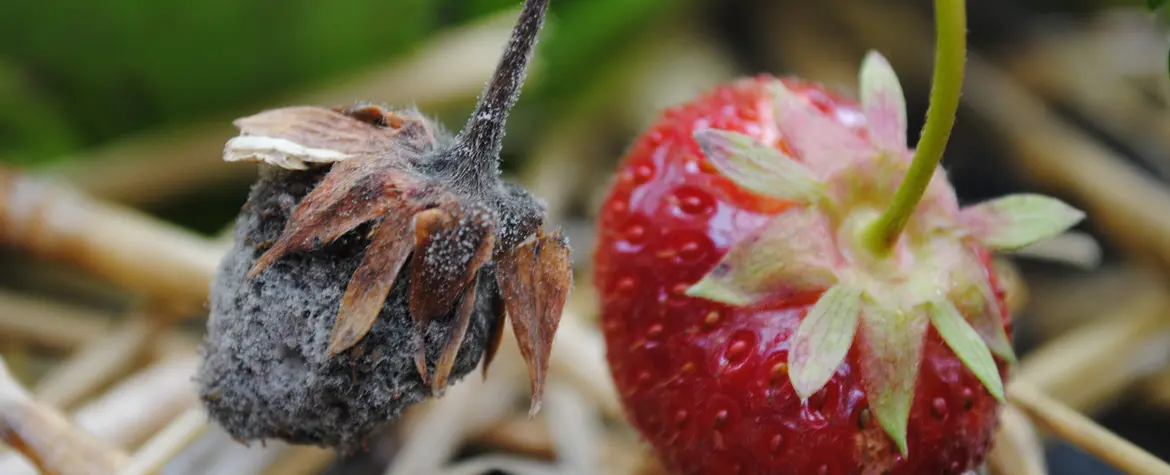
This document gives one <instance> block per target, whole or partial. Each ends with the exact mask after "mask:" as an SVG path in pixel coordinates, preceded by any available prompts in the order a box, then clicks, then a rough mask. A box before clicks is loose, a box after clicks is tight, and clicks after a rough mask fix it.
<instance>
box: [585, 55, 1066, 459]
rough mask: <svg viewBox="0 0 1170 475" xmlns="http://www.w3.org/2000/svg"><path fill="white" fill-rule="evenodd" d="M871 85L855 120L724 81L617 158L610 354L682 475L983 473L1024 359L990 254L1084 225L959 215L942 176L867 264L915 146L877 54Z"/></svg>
mask: <svg viewBox="0 0 1170 475" xmlns="http://www.w3.org/2000/svg"><path fill="white" fill-rule="evenodd" d="M862 85H863V89H862V94H861V96H862V100H861V103H860V104H859V103H858V102H855V101H853V100H850V99H847V98H844V97H842V96H840V95H838V94H836V93H834V92H832V91H829V90H826V89H825V88H823V87H821V86H820V85H816V84H810V83H806V82H802V81H799V80H796V79H783V80H777V79H776V78H773V77H768V76H762V77H756V78H750V79H741V80H738V81H736V82H733V83H730V84H725V85H721V86H719V87H717V88H716V89H714V90H713V91H711V92H709V93H707V94H705V95H703V96H701V97H699V98H697V99H695V100H693V101H692V102H690V103H688V104H686V105H684V106H682V107H679V108H675V109H672V110H668V111H666V112H665V113H664V114H663V115H662V117H661V118H660V119H659V120H658V121H657V123H655V124H654V125H653V126H652V127H651V128H650V129H649V130H648V131H646V132H645V133H644V134H643V135H641V136H640V137H639V138H638V139H637V141H636V142H635V143H634V144H633V146H632V148H631V150H630V151H629V152H628V154H627V156H626V157H625V158H624V160H623V162H622V166H621V169H620V171H619V174H618V179H617V181H616V183H615V184H614V185H613V188H612V189H611V190H610V192H609V194H608V196H607V198H606V200H605V203H604V207H603V209H602V213H601V217H600V222H599V230H598V234H599V242H598V248H597V252H596V254H595V270H594V272H595V277H594V278H595V283H596V285H597V287H598V289H599V292H600V296H601V299H602V303H603V310H602V312H603V317H602V318H603V324H604V332H605V337H606V341H607V346H608V350H607V357H608V360H609V364H610V368H611V370H612V375H613V378H614V380H615V382H616V384H617V387H618V389H619V391H620V393H621V398H622V402H623V404H624V406H625V408H626V411H627V414H628V416H629V418H630V420H631V421H632V422H633V424H634V425H635V426H636V427H637V428H638V430H640V431H641V432H642V434H643V435H644V437H645V438H646V439H647V440H648V441H649V442H650V443H651V444H652V445H653V447H654V448H655V450H656V451H657V453H658V454H659V456H660V458H661V459H662V460H663V461H664V462H665V463H666V465H667V466H669V467H672V468H673V469H674V470H676V471H678V472H680V473H688V474H691V473H693V474H710V475H715V474H719V475H723V474H772V473H783V474H796V475H805V474H854V473H857V474H862V473H864V474H878V473H888V474H940V473H955V474H958V473H963V472H964V471H966V470H969V469H972V468H974V467H976V466H977V465H979V464H980V463H981V461H982V460H983V458H984V455H985V453H986V451H987V449H988V445H989V441H990V438H991V436H992V433H993V430H994V428H995V425H996V420H997V409H998V407H999V405H1000V400H1002V396H1003V384H1002V378H1004V377H1006V373H1007V371H1006V368H1007V364H1006V362H1009V361H1011V359H1012V358H1013V355H1012V349H1011V345H1010V342H1009V340H1008V336H1007V335H1008V334H1009V333H1010V328H1008V327H1009V326H1010V323H1009V318H1008V316H1007V314H1006V309H1005V306H1004V303H1003V296H1002V292H1001V291H1000V289H999V287H998V284H997V282H996V278H995V275H994V274H993V273H992V272H991V269H990V268H989V261H990V256H991V252H990V250H991V249H1010V248H1015V247H1019V246H1022V245H1025V244H1028V243H1030V242H1034V241H1037V240H1039V239H1042V238H1046V237H1050V236H1052V235H1055V234H1058V233H1060V232H1063V231H1064V230H1065V229H1067V228H1068V227H1070V226H1072V225H1073V224H1075V223H1076V222H1077V221H1079V220H1080V219H1081V217H1082V215H1081V214H1080V212H1078V211H1076V210H1073V209H1071V208H1069V207H1067V205H1064V204H1063V203H1060V202H1059V201H1056V200H1054V199H1051V198H1046V197H1039V196H1035V195H1023V196H1012V197H1006V198H1002V199H999V200H995V201H992V202H989V203H985V204H982V205H977V206H973V207H968V208H964V209H961V210H960V207H959V206H958V204H957V201H956V199H955V195H954V192H953V189H952V187H951V186H950V184H949V183H948V182H947V180H946V177H945V176H944V175H943V174H942V172H941V170H939V171H938V172H936V173H935V175H934V177H933V179H931V181H930V186H929V187H928V188H927V191H926V195H925V197H924V198H923V200H922V201H921V202H920V203H919V204H918V206H917V208H916V210H915V211H914V213H913V214H912V215H911V217H910V219H909V222H908V224H907V226H906V228H905V230H904V231H903V232H902V233H901V234H900V236H899V237H898V239H897V241H896V242H895V243H894V244H893V250H892V253H890V254H888V255H883V254H874V253H872V252H870V251H869V250H868V248H865V247H864V246H863V237H864V233H862V232H861V231H862V230H864V229H866V225H868V224H869V223H871V222H872V221H874V219H875V218H876V216H877V215H878V214H880V213H881V211H882V210H883V209H884V208H886V207H887V206H888V205H889V203H890V202H891V198H892V197H893V195H894V191H895V189H896V188H897V187H898V185H899V184H900V182H901V181H902V177H904V176H905V175H906V171H907V168H908V166H909V163H910V161H911V160H910V159H911V156H912V152H911V151H910V150H908V149H907V148H906V145H905V143H904V142H905V136H906V135H905V133H906V125H905V124H906V121H905V105H904V102H903V98H902V91H901V87H900V86H899V84H898V81H897V78H896V76H895V75H894V73H893V71H892V70H891V69H890V68H889V65H888V63H886V61H885V60H884V59H883V58H881V56H880V55H877V54H871V55H870V56H869V57H867V59H866V62H865V65H864V66H863V68H862ZM928 170H929V169H928ZM1029 213H1032V214H1029ZM1038 216H1044V217H1046V218H1047V219H1034V218H1037V217H1038ZM1029 218H1032V219H1029ZM790 350H791V351H790ZM992 353H995V354H996V356H998V359H993V356H992ZM957 355H958V356H957ZM960 356H961V357H960Z"/></svg>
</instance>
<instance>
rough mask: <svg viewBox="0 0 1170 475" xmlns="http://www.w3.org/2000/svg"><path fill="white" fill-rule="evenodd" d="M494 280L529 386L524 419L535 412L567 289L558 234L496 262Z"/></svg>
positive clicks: (568, 276)
mask: <svg viewBox="0 0 1170 475" xmlns="http://www.w3.org/2000/svg"><path fill="white" fill-rule="evenodd" d="M498 262H499V274H498V277H497V278H498V280H499V285H500V289H501V291H502V293H503V295H504V299H505V305H506V306H507V309H508V317H509V318H510V319H511V320H512V331H513V332H515V334H516V341H517V343H518V344H519V346H520V354H521V355H522V356H523V357H524V361H525V362H526V363H527V365H528V376H529V379H530V380H531V384H532V406H531V408H530V409H529V413H530V414H535V413H536V412H537V411H539V410H540V403H541V398H542V397H543V394H544V380H545V376H546V375H547V374H548V366H549V358H550V357H551V355H552V341H553V338H554V336H555V335H556V331H557V327H558V326H559V325H560V321H561V312H562V311H563V310H564V307H565V301H566V299H567V298H568V294H569V287H570V286H571V285H572V279H573V273H572V262H571V261H570V259H569V247H568V243H567V242H565V238H564V236H562V235H561V233H560V232H554V233H552V234H549V235H547V236H545V235H538V236H537V239H535V240H533V241H529V242H527V243H524V244H522V245H521V246H519V247H517V248H516V249H514V250H512V251H511V252H509V253H507V254H506V255H504V256H502V257H500V258H499V259H498Z"/></svg>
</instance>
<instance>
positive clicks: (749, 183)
mask: <svg viewBox="0 0 1170 475" xmlns="http://www.w3.org/2000/svg"><path fill="white" fill-rule="evenodd" d="M694 135H695V141H696V142H698V143H699V148H701V149H702V150H703V154H704V155H706V156H707V159H708V160H709V161H710V162H711V164H712V165H714V166H715V168H717V169H718V170H719V172H720V173H722V174H723V175H724V176H726V177H728V178H730V179H731V181H734V182H735V183H737V184H739V185H740V186H742V187H744V188H747V189H749V190H752V191H755V192H757V193H760V194H764V195H768V196H772V197H775V198H780V199H785V200H793V201H798V202H801V203H810V202H813V201H815V200H817V199H818V198H820V197H821V196H824V194H825V193H826V191H825V185H824V184H823V183H821V182H820V180H817V178H816V177H815V176H813V174H812V172H811V171H809V169H808V168H805V167H804V165H801V164H800V163H797V162H796V160H794V159H793V158H792V157H789V156H788V155H786V154H785V153H784V152H781V151H780V150H779V149H776V148H775V147H769V146H767V145H764V144H762V143H760V142H759V141H757V140H756V139H753V138H751V137H749V136H747V135H744V134H741V133H738V132H731V131H727V130H716V129H703V130H698V131H696V132H695V134H694Z"/></svg>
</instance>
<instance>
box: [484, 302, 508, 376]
mask: <svg viewBox="0 0 1170 475" xmlns="http://www.w3.org/2000/svg"><path fill="white" fill-rule="evenodd" d="M506 315H507V306H505V305H504V296H503V295H501V294H500V293H498V292H497V293H496V295H495V296H494V297H493V298H492V322H491V323H492V326H491V330H489V331H488V341H487V345H485V346H484V347H483V377H484V378H485V379H486V378H487V374H488V368H489V367H491V365H492V361H493V360H495V359H496V353H497V352H499V350H500V343H501V342H503V340H504V326H505V324H504V319H505V318H507V317H506Z"/></svg>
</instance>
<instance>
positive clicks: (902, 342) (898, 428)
mask: <svg viewBox="0 0 1170 475" xmlns="http://www.w3.org/2000/svg"><path fill="white" fill-rule="evenodd" d="M925 313H926V312H925V311H923V309H922V308H921V307H916V308H914V309H909V310H907V309H896V308H888V307H885V306H882V305H879V304H875V303H871V302H867V305H865V307H864V309H863V310H862V313H861V325H860V327H859V330H860V332H861V335H860V336H861V337H860V338H859V339H858V342H859V343H860V345H861V347H860V348H859V349H860V355H861V379H862V383H863V384H864V386H865V392H866V397H868V398H869V407H870V410H871V411H873V415H874V417H875V418H877V421H878V424H880V425H881V426H882V429H884V430H885V431H886V434H888V435H889V436H890V438H891V439H893V441H894V444H895V445H897V446H898V450H899V451H900V452H901V453H902V455H903V456H905V455H908V451H907V447H906V426H907V424H909V421H910V405H911V403H913V401H914V384H915V382H916V381H917V380H918V368H919V366H920V365H921V362H922V345H923V341H924V339H925V337H926V328H927V327H926V325H927V323H928V321H929V318H928V317H927V316H926V315H925Z"/></svg>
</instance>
